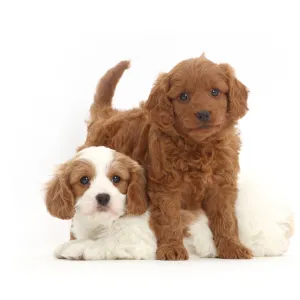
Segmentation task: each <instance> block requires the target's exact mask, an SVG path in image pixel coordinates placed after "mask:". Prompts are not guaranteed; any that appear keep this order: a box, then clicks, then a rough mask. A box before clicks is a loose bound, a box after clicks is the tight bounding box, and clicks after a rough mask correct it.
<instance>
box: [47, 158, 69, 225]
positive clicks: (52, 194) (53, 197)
mask: <svg viewBox="0 0 300 300" xmlns="http://www.w3.org/2000/svg"><path fill="white" fill-rule="evenodd" d="M67 167H68V163H66V164H63V165H61V166H60V167H59V169H58V170H57V172H56V174H55V176H54V178H53V179H52V180H50V181H49V182H48V183H47V185H46V200H45V202H46V206H47V209H48V211H49V213H50V214H51V215H52V216H54V217H57V218H59V219H63V220H67V219H72V217H73V216H74V195H73V192H72V189H71V187H70V183H69V173H68V171H67Z"/></svg>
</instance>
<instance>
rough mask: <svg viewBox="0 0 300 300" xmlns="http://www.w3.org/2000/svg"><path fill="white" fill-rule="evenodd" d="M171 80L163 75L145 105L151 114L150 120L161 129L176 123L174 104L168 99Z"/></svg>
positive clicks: (155, 84)
mask: <svg viewBox="0 0 300 300" xmlns="http://www.w3.org/2000/svg"><path fill="white" fill-rule="evenodd" d="M168 88H169V80H168V76H167V74H161V75H160V76H159V77H158V79H157V80H156V82H155V83H154V86H153V88H152V90H151V93H150V96H149V98H148V100H147V101H146V103H145V109H146V110H148V111H149V113H150V119H151V121H152V122H155V123H156V124H157V125H158V126H159V127H160V128H167V127H169V126H170V125H173V123H174V112H173V107H172V104H171V102H170V100H169V98H168V97H167V92H168Z"/></svg>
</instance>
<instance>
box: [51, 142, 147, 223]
mask: <svg viewBox="0 0 300 300" xmlns="http://www.w3.org/2000/svg"><path fill="white" fill-rule="evenodd" d="M46 206H47V209H48V211H49V212H50V214H51V215H53V216H55V217H57V218H60V219H71V218H72V217H73V216H74V214H75V211H76V212H78V213H80V214H83V215H87V216H92V215H93V216H99V217H101V218H104V219H107V220H115V219H117V218H119V217H121V216H123V215H125V214H130V215H139V214H143V213H144V212H145V211H146V210H147V195H146V181H145V177H144V172H143V169H142V167H141V166H140V165H139V164H138V163H137V162H135V161H133V160H132V159H130V158H129V157H127V156H125V155H123V154H121V153H118V152H116V151H114V150H111V149H109V148H106V147H90V148H86V149H84V150H82V151H80V152H78V154H77V155H76V157H75V158H74V159H72V160H70V161H68V162H67V163H65V164H63V165H61V166H60V167H59V169H58V170H57V172H56V174H55V176H54V178H53V179H52V180H51V181H50V182H48V184H47V188H46Z"/></svg>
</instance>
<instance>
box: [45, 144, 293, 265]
mask: <svg viewBox="0 0 300 300" xmlns="http://www.w3.org/2000/svg"><path fill="white" fill-rule="evenodd" d="M145 191H146V181H145V178H144V174H143V169H142V168H141V167H140V166H139V165H138V164H137V163H136V162H135V161H133V160H132V159H130V158H129V157H127V156H125V155H123V154H120V153H118V152H116V151H114V150H111V149H109V148H106V147H90V148H86V149H84V150H82V151H80V152H79V153H78V154H77V155H76V156H75V158H73V159H72V160H70V161H68V162H67V163H65V164H63V165H62V166H60V168H59V169H58V171H57V173H56V174H55V176H54V178H53V179H52V180H51V181H50V182H49V183H48V185H47V192H46V205H47V208H48V210H49V212H50V213H51V214H52V215H53V216H56V217H58V218H61V219H71V218H73V221H72V228H71V232H72V235H73V236H74V237H75V238H76V239H75V240H71V241H69V242H67V243H65V244H63V245H61V246H59V247H58V248H57V249H56V251H55V256H56V257H57V258H65V259H85V260H100V259H155V253H156V239H155V235H154V232H153V231H152V229H151V226H150V225H149V214H150V212H149V211H148V210H147V196H146V192H145ZM236 215H237V219H238V225H239V236H240V240H241V242H242V243H243V244H244V245H245V246H247V247H248V248H250V249H251V250H252V251H253V255H254V256H276V255H282V254H283V253H284V252H285V251H286V250H287V249H288V245H289V239H290V237H291V235H292V229H293V218H292V213H291V211H290V209H289V208H288V206H287V205H286V203H285V202H284V201H274V199H271V198H270V197H268V195H265V193H262V191H261V190H260V189H259V188H256V186H255V185H253V182H251V183H250V182H249V183H240V191H239V196H238V199H237V202H236ZM181 216H182V223H183V225H184V226H183V227H184V228H183V231H184V236H185V238H184V244H185V247H186V248H187V250H188V252H189V255H190V258H193V259H197V258H201V257H217V252H216V248H215V245H214V241H213V237H212V233H211V231H210V228H209V225H208V219H207V217H206V215H205V213H204V212H203V211H194V212H189V211H182V212H181Z"/></svg>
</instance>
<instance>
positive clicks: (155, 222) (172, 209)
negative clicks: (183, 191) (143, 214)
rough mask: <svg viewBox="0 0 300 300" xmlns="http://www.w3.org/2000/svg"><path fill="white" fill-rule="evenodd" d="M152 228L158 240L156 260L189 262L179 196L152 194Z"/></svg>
mask: <svg viewBox="0 0 300 300" xmlns="http://www.w3.org/2000/svg"><path fill="white" fill-rule="evenodd" d="M150 199H151V204H152V207H151V223H150V224H151V226H152V228H153V229H154V232H155V235H156V238H157V247H158V248H157V252H156V258H157V259H159V260H187V259H188V253H187V251H186V249H185V247H184V245H183V226H182V222H181V216H180V207H181V204H180V198H179V196H178V195H167V194H165V193H160V192H155V193H150Z"/></svg>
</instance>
